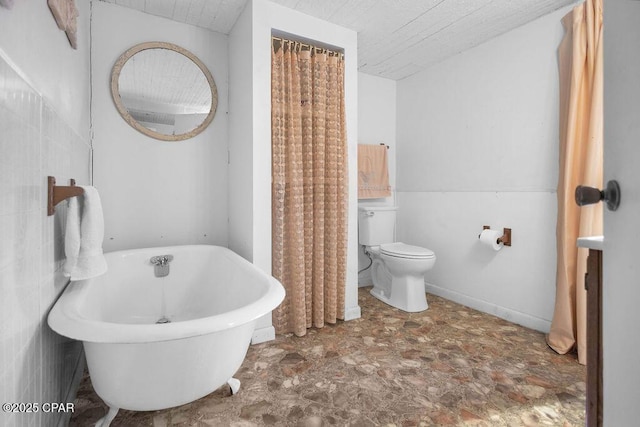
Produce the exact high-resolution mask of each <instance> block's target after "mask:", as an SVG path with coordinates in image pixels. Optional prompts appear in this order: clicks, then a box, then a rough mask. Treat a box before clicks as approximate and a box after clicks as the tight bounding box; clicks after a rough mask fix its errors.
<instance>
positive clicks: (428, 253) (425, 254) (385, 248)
mask: <svg viewBox="0 0 640 427" xmlns="http://www.w3.org/2000/svg"><path fill="white" fill-rule="evenodd" d="M380 253H381V254H384V255H388V256H391V257H395V258H405V259H430V258H435V254H434V253H433V251H432V250H430V249H427V248H422V247H420V246H412V245H407V244H405V243H402V242H396V243H385V244H382V245H380Z"/></svg>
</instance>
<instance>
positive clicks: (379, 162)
mask: <svg viewBox="0 0 640 427" xmlns="http://www.w3.org/2000/svg"><path fill="white" fill-rule="evenodd" d="M389 196H391V187H390V186H389V168H388V165H387V146H386V145H366V144H358V199H376V198H380V197H389Z"/></svg>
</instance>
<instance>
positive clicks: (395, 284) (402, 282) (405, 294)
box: [370, 277, 429, 313]
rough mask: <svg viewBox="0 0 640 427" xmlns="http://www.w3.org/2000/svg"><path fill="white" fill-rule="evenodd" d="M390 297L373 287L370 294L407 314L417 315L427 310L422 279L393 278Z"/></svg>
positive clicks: (427, 305)
mask: <svg viewBox="0 0 640 427" xmlns="http://www.w3.org/2000/svg"><path fill="white" fill-rule="evenodd" d="M389 293H390V294H391V295H387V292H385V291H384V290H383V289H381V288H379V287H376V286H374V287H373V289H371V291H370V294H371V295H373V296H374V297H376V298H377V299H379V300H380V301H382V302H384V303H385V304H388V305H390V306H392V307H395V308H398V309H400V310H402V311H406V312H408V313H418V312H421V311H424V310H426V309H427V308H429V304H427V294H426V292H425V290H424V278H422V279H421V280H420V279H418V278H415V277H405V278H394V279H393V281H392V283H391V291H390V292H389Z"/></svg>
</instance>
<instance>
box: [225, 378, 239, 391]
mask: <svg viewBox="0 0 640 427" xmlns="http://www.w3.org/2000/svg"><path fill="white" fill-rule="evenodd" d="M227 384H229V387H230V388H231V394H232V395H234V394H236V393H238V391H239V390H240V380H239V379H237V378H231V379H229V381H227Z"/></svg>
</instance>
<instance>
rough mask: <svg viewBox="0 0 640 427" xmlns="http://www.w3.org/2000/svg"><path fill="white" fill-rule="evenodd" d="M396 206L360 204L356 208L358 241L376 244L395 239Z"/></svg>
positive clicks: (362, 243) (367, 244) (369, 244)
mask: <svg viewBox="0 0 640 427" xmlns="http://www.w3.org/2000/svg"><path fill="white" fill-rule="evenodd" d="M397 210H398V208H397V207H396V206H360V207H359V208H358V242H359V243H360V244H361V245H366V246H377V245H381V244H383V243H393V242H394V241H395V229H396V211H397Z"/></svg>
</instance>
